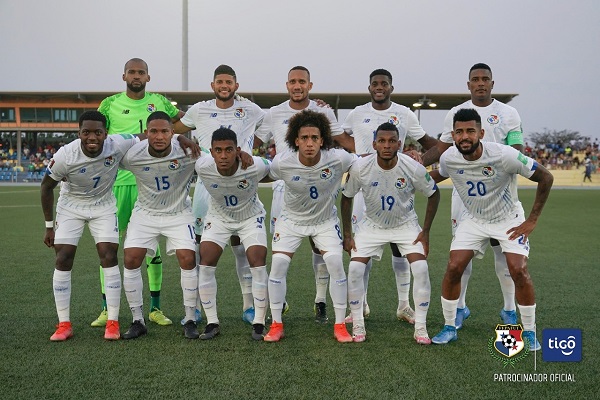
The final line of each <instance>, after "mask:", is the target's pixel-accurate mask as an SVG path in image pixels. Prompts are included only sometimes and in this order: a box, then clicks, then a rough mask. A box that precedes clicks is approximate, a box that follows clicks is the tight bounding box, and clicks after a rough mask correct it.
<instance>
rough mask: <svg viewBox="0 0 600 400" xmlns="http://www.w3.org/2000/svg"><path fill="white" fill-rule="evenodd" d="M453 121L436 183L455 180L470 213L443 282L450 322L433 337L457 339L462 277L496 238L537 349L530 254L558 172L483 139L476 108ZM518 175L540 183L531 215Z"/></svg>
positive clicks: (461, 226)
mask: <svg viewBox="0 0 600 400" xmlns="http://www.w3.org/2000/svg"><path fill="white" fill-rule="evenodd" d="M453 121H454V130H453V132H452V137H453V139H454V143H455V146H456V147H453V148H450V149H448V150H447V151H446V152H444V154H442V156H441V158H440V169H439V170H437V171H433V172H432V173H431V176H432V177H433V178H434V179H435V181H436V182H441V181H443V180H445V179H446V178H452V184H453V185H454V187H455V189H456V191H457V192H458V195H459V196H460V199H461V200H462V202H463V204H464V206H465V208H466V211H467V212H468V214H465V215H464V216H463V219H462V221H461V223H460V224H459V225H458V227H457V229H456V231H455V233H454V237H453V239H452V244H451V245H450V260H449V261H448V266H447V268H446V274H445V275H444V280H443V281H442V309H443V312H444V319H445V325H444V328H443V330H442V331H441V332H440V333H438V334H437V335H436V336H434V337H433V339H432V341H433V343H436V344H446V343H449V342H451V341H454V340H456V339H457V334H456V326H455V321H456V309H457V304H458V297H459V294H460V284H461V282H460V280H461V276H462V275H463V271H464V270H465V268H466V267H467V265H468V263H469V262H470V261H471V259H472V258H473V257H477V258H482V257H483V255H484V253H485V249H486V247H487V245H488V243H489V241H490V239H495V240H497V241H498V242H499V243H500V246H501V247H502V251H503V253H504V256H505V258H506V262H507V265H508V269H509V271H510V275H511V277H512V279H513V281H514V283H515V290H516V297H517V302H518V307H519V312H520V313H521V321H522V323H523V337H524V338H526V339H527V340H528V341H529V345H530V350H531V351H537V350H539V349H540V348H541V346H540V344H539V342H538V341H537V339H536V335H535V295H534V289H533V282H532V281H531V277H530V276H529V272H528V271H527V258H528V256H529V235H530V234H531V232H532V231H533V229H534V228H535V226H536V224H537V220H538V218H539V216H540V214H541V212H542V209H543V208H544V204H545V203H546V200H547V199H548V195H549V194H550V188H551V187H552V182H553V177H552V174H550V173H549V172H548V170H546V169H545V168H544V167H543V166H541V165H539V164H538V163H537V162H536V161H535V160H533V159H531V158H529V157H527V156H525V155H523V154H522V153H520V152H519V151H518V150H515V149H513V148H511V147H510V146H506V145H502V144H499V143H493V142H483V141H482V140H481V139H482V138H483V137H484V134H485V131H484V129H482V126H481V117H480V116H479V114H478V113H477V111H476V110H474V109H469V108H468V109H461V110H458V111H457V112H456V113H455V114H454V117H453ZM517 174H518V175H522V176H524V177H526V178H528V179H529V180H531V181H533V182H537V191H536V195H535V200H534V203H533V206H532V208H531V212H530V213H529V217H527V219H525V212H524V210H523V206H522V205H521V203H520V202H519V198H518V196H517Z"/></svg>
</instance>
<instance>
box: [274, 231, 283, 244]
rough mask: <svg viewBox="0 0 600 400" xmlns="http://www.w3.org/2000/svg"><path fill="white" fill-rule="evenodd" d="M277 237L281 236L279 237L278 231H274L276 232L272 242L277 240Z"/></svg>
mask: <svg viewBox="0 0 600 400" xmlns="http://www.w3.org/2000/svg"><path fill="white" fill-rule="evenodd" d="M279 239H281V238H280V237H279V233H277V232H276V233H275V234H274V235H273V241H274V242H279Z"/></svg>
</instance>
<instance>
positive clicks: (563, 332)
mask: <svg viewBox="0 0 600 400" xmlns="http://www.w3.org/2000/svg"><path fill="white" fill-rule="evenodd" d="M542 337H543V339H544V344H543V351H542V358H543V360H544V361H558V362H576V361H581V329H544V330H543V332H542Z"/></svg>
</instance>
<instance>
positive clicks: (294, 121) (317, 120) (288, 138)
mask: <svg viewBox="0 0 600 400" xmlns="http://www.w3.org/2000/svg"><path fill="white" fill-rule="evenodd" d="M305 126H307V127H314V128H317V129H319V133H320V134H321V137H322V138H323V145H322V146H321V148H322V149H324V150H329V149H331V148H332V147H333V138H332V137H331V126H330V123H329V120H328V119H327V117H326V116H325V114H323V113H320V112H316V111H311V110H303V111H301V112H299V113H297V114H295V115H294V116H293V117H292V118H290V122H289V124H288V130H287V133H286V135H285V142H286V143H287V144H288V146H290V148H292V149H293V150H294V151H298V146H297V145H296V139H297V138H298V134H299V133H300V129H301V128H303V127H305Z"/></svg>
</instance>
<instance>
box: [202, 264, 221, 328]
mask: <svg viewBox="0 0 600 400" xmlns="http://www.w3.org/2000/svg"><path fill="white" fill-rule="evenodd" d="M216 270H217V267H208V266H206V265H201V266H200V271H199V272H198V293H200V300H201V301H202V308H204V314H206V323H207V324H218V323H219V318H218V317H217V278H215V272H216Z"/></svg>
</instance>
